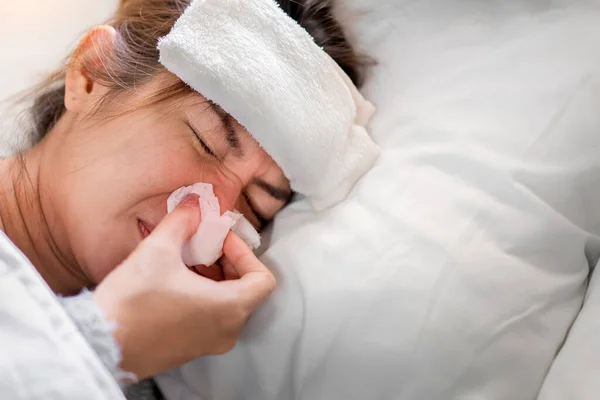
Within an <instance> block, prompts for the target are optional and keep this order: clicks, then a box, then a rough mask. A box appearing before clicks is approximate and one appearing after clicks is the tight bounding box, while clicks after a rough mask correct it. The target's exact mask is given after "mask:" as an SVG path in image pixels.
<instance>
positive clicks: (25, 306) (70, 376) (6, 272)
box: [0, 233, 125, 400]
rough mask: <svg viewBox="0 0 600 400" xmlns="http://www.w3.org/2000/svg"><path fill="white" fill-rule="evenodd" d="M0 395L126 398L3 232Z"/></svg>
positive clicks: (17, 399)
mask: <svg viewBox="0 0 600 400" xmlns="http://www.w3.org/2000/svg"><path fill="white" fill-rule="evenodd" d="M0 398H1V399H7V400H8V399H10V400H33V399H36V400H37V399H44V400H46V399H60V400H82V399H86V400H104V399H110V400H113V399H115V400H119V399H125V397H124V396H123V394H122V392H121V389H120V388H119V386H118V384H117V382H116V381H115V380H114V379H113V377H112V376H111V374H110V373H109V371H108V370H107V369H106V368H105V367H104V365H103V364H102V362H101V361H100V359H99V358H98V357H97V355H96V353H95V352H94V350H93V349H92V348H91V347H90V346H89V344H88V343H87V342H86V341H85V339H84V337H83V336H82V335H81V333H80V332H79V331H78V329H77V327H76V326H75V325H74V323H73V322H72V321H71V319H70V318H69V316H68V315H67V314H66V312H65V310H64V309H63V308H62V307H61V305H60V303H59V301H58V299H57V297H56V296H55V295H54V293H52V291H51V290H50V288H49V287H48V286H47V285H46V283H45V282H44V280H43V279H42V278H41V276H40V275H39V274H38V273H37V271H36V270H35V268H34V267H33V266H32V265H31V263H30V262H29V261H28V260H27V258H26V257H25V256H24V255H23V254H22V253H21V252H20V251H19V250H18V249H17V248H16V247H15V246H14V245H13V244H12V242H11V241H10V240H9V239H8V238H7V237H6V235H4V234H3V233H0Z"/></svg>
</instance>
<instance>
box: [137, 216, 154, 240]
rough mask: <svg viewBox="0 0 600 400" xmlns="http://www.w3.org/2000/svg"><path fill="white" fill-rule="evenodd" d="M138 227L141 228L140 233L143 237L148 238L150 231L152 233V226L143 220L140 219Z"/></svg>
mask: <svg viewBox="0 0 600 400" xmlns="http://www.w3.org/2000/svg"><path fill="white" fill-rule="evenodd" d="M138 228H139V230H140V234H141V235H142V239H145V238H147V237H148V236H149V235H150V233H152V228H149V227H148V225H146V223H145V222H144V221H142V220H139V219H138Z"/></svg>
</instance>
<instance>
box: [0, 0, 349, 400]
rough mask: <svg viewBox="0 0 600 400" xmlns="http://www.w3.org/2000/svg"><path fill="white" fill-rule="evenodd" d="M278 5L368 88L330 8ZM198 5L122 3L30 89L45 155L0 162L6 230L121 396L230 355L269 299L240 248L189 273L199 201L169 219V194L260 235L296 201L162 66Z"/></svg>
mask: <svg viewBox="0 0 600 400" xmlns="http://www.w3.org/2000/svg"><path fill="white" fill-rule="evenodd" d="M278 2H279V3H280V5H281V7H282V8H283V9H284V10H285V11H286V12H287V13H288V14H289V15H290V16H291V17H293V18H294V19H296V20H297V21H299V22H300V24H301V25H302V26H304V27H305V28H306V29H307V31H308V32H309V33H310V34H311V35H312V36H313V37H314V38H315V40H316V41H317V43H318V44H319V45H321V46H323V48H324V49H325V51H327V52H328V53H329V54H330V55H331V56H332V57H333V58H334V59H335V60H336V62H338V64H340V66H341V67H342V68H343V69H344V70H345V71H346V73H347V74H348V75H349V76H350V77H351V78H352V80H353V81H354V82H355V83H356V84H359V83H360V80H361V79H360V78H361V63H360V60H359V57H358V56H357V55H356V54H355V53H354V52H353V50H352V48H351V47H350V46H349V44H348V42H347V41H346V38H345V37H344V34H343V31H342V29H341V28H340V25H339V24H338V23H337V22H336V21H335V20H334V19H333V16H332V6H331V4H330V3H329V2H324V1H310V0H306V1H304V2H299V1H295V0H290V1H284V0H279V1H278ZM188 4H189V0H169V1H167V0H127V1H123V2H122V4H121V7H120V9H119V10H118V11H117V13H116V15H115V16H114V18H113V19H112V21H111V22H110V23H109V24H108V25H104V26H100V27H96V28H94V29H93V30H91V31H90V32H89V33H88V34H87V35H86V37H85V38H84V39H83V40H82V42H81V43H80V44H79V46H78V48H77V49H76V50H75V52H74V53H73V55H72V56H71V57H70V61H69V63H68V66H67V67H66V68H65V70H62V71H59V72H57V73H56V74H54V75H53V76H52V77H51V78H50V79H49V80H48V81H47V82H44V84H43V85H41V86H40V87H39V88H38V89H37V90H36V93H37V96H36V100H35V102H34V107H33V110H32V114H33V120H34V123H35V132H34V135H35V136H36V137H37V138H38V139H39V142H38V143H37V144H36V145H35V146H34V147H33V148H32V149H31V150H29V151H27V152H25V153H22V154H20V155H19V156H17V157H14V158H11V159H5V160H2V161H1V163H0V168H1V169H2V172H3V174H4V175H3V176H4V177H5V179H4V180H2V182H1V183H0V184H1V186H2V189H3V190H2V192H1V193H3V197H2V207H1V209H0V227H1V228H2V231H3V232H4V233H5V234H6V236H7V237H8V239H10V241H11V242H12V243H13V244H14V245H15V246H16V247H18V249H20V250H21V251H22V252H23V254H24V255H25V256H26V257H27V258H28V259H29V261H30V262H31V264H33V266H34V267H35V268H36V270H37V272H38V273H39V275H40V276H41V277H42V278H43V279H44V280H45V282H46V283H47V284H48V286H49V287H50V288H51V289H52V291H53V292H54V293H55V294H56V295H62V296H67V297H66V298H64V299H62V300H61V301H62V304H63V306H64V308H65V309H66V310H67V312H68V313H69V315H70V316H71V318H72V319H73V320H74V322H75V324H76V325H77V327H78V328H79V329H80V331H81V333H83V335H84V336H85V337H86V338H87V340H88V341H89V342H90V344H91V345H92V347H93V348H94V350H96V351H97V353H98V355H99V357H100V358H101V359H102V361H103V362H104V364H105V365H106V367H107V368H108V369H109V370H111V371H112V372H113V374H114V376H115V378H116V379H117V380H120V381H121V382H130V381H132V380H136V379H142V378H147V377H151V376H153V375H154V374H157V373H160V372H162V371H165V370H167V369H169V368H172V367H175V366H177V365H181V364H183V363H185V362H187V361H190V360H192V359H194V358H197V357H200V356H202V355H207V354H222V353H224V352H226V351H228V350H230V349H231V348H232V347H233V346H234V345H235V342H236V340H237V338H238V336H239V334H240V331H241V329H242V328H243V326H244V324H245V322H246V320H247V318H248V317H249V315H250V314H251V312H252V311H253V310H254V309H255V308H256V307H258V305H259V304H260V303H261V302H262V301H263V300H264V298H266V297H267V296H268V295H269V294H270V292H271V291H272V290H273V288H274V284H275V282H274V278H273V276H272V274H271V273H270V272H269V271H268V270H267V269H266V268H265V267H264V265H262V264H261V263H260V262H259V261H258V260H257V259H256V258H255V257H254V255H253V254H252V253H251V252H250V251H249V250H248V248H247V247H246V246H245V245H244V244H243V242H242V241H241V240H240V239H239V238H238V237H237V236H235V235H233V234H231V235H230V236H229V237H228V238H227V240H226V242H225V247H224V254H225V256H224V257H223V259H222V260H221V261H220V267H213V268H207V267H202V266H199V267H197V268H196V271H197V272H199V273H200V275H203V276H198V275H196V274H194V273H193V272H191V271H190V270H188V269H187V268H186V267H185V266H184V265H183V264H182V262H181V259H180V254H181V246H182V244H183V243H184V242H185V240H186V239H187V238H189V237H190V235H191V234H192V233H193V232H194V231H195V229H196V227H197V225H198V223H199V220H200V212H199V210H198V207H197V204H198V201H197V200H198V199H197V197H194V196H191V197H189V198H188V199H187V200H186V201H184V202H183V203H182V205H180V207H179V208H178V209H177V210H175V212H173V213H171V214H169V215H168V216H165V214H166V200H167V198H168V196H169V195H170V193H172V192H173V191H174V190H175V189H177V188H179V187H181V186H186V185H190V184H193V183H195V182H200V181H202V182H208V183H211V184H212V185H213V186H214V190H215V194H216V195H217V196H218V198H219V200H220V204H221V209H222V211H224V210H226V209H233V208H237V209H238V210H240V211H241V212H243V213H244V215H245V216H246V217H247V218H248V219H249V220H250V221H251V222H252V223H253V224H254V225H255V226H256V227H257V228H260V227H262V226H263V225H264V224H265V223H266V222H268V221H269V220H270V219H271V218H272V217H273V216H274V215H275V213H276V212H277V211H278V210H279V209H281V208H282V207H283V206H284V205H285V204H286V202H287V201H288V200H289V198H290V195H291V190H290V187H289V183H288V181H287V180H286V178H285V177H284V175H283V173H282V171H281V169H280V168H279V167H278V166H277V164H276V163H275V162H274V161H273V160H272V159H271V158H270V157H269V156H268V155H267V154H266V153H265V152H264V151H263V150H262V149H261V147H260V146H259V145H258V143H257V142H255V141H254V140H253V139H252V138H251V136H250V135H249V134H248V132H246V131H245V130H244V129H243V128H242V127H241V126H240V125H239V124H237V122H236V121H235V120H234V119H233V118H232V117H231V116H229V115H228V114H227V113H225V112H224V111H223V110H222V109H220V108H219V107H218V106H216V105H215V104H213V103H211V102H209V101H207V100H206V99H205V98H203V97H202V96H201V95H199V94H197V93H195V92H194V91H193V90H191V89H190V88H189V87H187V86H186V85H185V84H183V83H182V82H181V81H180V80H179V79H178V78H176V77H175V76H173V75H171V74H169V73H168V72H167V71H166V70H164V69H163V68H162V67H161V65H160V64H159V62H158V52H157V50H156V43H157V41H158V38H160V37H162V36H165V35H166V34H167V33H168V32H169V31H170V29H171V28H172V26H173V24H174V22H175V21H176V20H177V19H178V17H179V16H180V15H181V14H182V12H183V11H184V9H185V8H186V6H187V5H188ZM232 137H233V138H234V141H235V146H232V143H231V141H232V140H231V138H232ZM228 138H229V139H228ZM3 240H4V238H3ZM8 245H10V244H6V246H8ZM0 247H1V246H0ZM117 266H118V268H116V267H117ZM206 277H209V278H212V279H213V280H209V279H206ZM215 281H218V282H215ZM223 281H224V282H223ZM86 288H95V291H94V293H93V295H92V294H90V293H89V292H86V291H84V292H83V293H82V292H81V291H82V290H84V289H86ZM90 315H92V316H93V318H90ZM107 321H108V322H110V323H111V324H113V325H114V329H113V330H112V331H111V330H110V329H108V328H107V327H108V326H109V325H108V324H107ZM13 356H15V357H17V356H18V353H16V352H15V353H14V354H13ZM23 398H24V397H23Z"/></svg>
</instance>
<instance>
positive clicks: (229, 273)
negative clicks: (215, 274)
mask: <svg viewBox="0 0 600 400" xmlns="http://www.w3.org/2000/svg"><path fill="white" fill-rule="evenodd" d="M219 264H221V267H222V268H223V276H224V278H225V280H227V281H231V280H234V279H240V274H238V272H237V271H236V270H235V268H234V266H233V264H231V261H229V260H228V259H227V257H225V256H223V257H221V259H220V260H219Z"/></svg>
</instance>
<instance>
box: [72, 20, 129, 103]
mask: <svg viewBox="0 0 600 400" xmlns="http://www.w3.org/2000/svg"><path fill="white" fill-rule="evenodd" d="M116 37H117V32H116V31H115V28H113V27H112V26H109V25H102V26H98V27H96V28H94V29H92V30H91V31H89V32H88V33H87V34H86V36H85V37H84V38H83V40H82V41H81V42H80V43H79V45H78V46H77V49H76V50H75V52H74V53H73V56H72V57H71V60H70V61H69V66H68V67H67V75H66V78H65V107H66V108H67V110H68V111H71V112H76V113H79V112H81V111H83V110H84V109H85V108H86V106H87V105H88V104H90V103H91V102H93V101H95V100H97V98H98V97H99V96H100V95H102V94H104V93H105V92H106V90H107V89H106V87H104V86H102V85H100V84H99V83H98V82H95V80H94V75H95V74H94V72H95V70H96V69H97V68H106V61H107V59H108V57H109V56H110V55H111V54H112V53H113V51H114V48H115V40H116Z"/></svg>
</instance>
